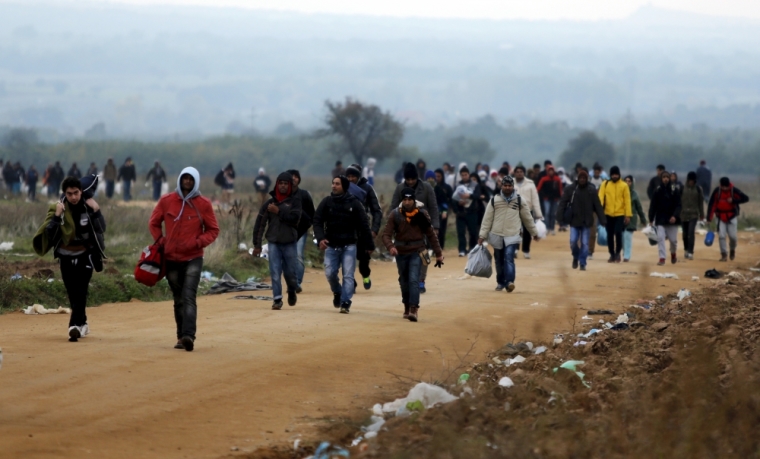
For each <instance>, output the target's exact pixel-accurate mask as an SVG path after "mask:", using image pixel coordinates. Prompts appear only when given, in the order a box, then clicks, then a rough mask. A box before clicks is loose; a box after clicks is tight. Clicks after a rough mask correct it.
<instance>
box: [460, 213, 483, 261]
mask: <svg viewBox="0 0 760 459" xmlns="http://www.w3.org/2000/svg"><path fill="white" fill-rule="evenodd" d="M473 205H475V204H474V203H473ZM479 229H480V226H479V225H478V214H477V213H475V212H472V213H466V214H464V215H457V238H458V239H459V251H460V252H465V253H467V252H468V250H467V238H466V237H465V231H466V232H468V233H470V241H469V242H470V248H469V250H472V249H474V248H475V246H476V245H478V230H479Z"/></svg>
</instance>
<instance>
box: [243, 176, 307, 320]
mask: <svg viewBox="0 0 760 459" xmlns="http://www.w3.org/2000/svg"><path fill="white" fill-rule="evenodd" d="M269 194H270V195H271V196H272V197H271V198H270V199H268V200H267V201H266V202H265V203H264V204H263V205H262V206H261V209H260V210H259V215H258V217H256V224H255V225H254V226H253V256H255V257H257V256H259V255H260V254H261V241H262V239H263V237H264V236H265V235H266V238H267V246H268V247H269V256H268V260H269V273H270V274H271V276H272V295H273V297H274V303H273V304H272V309H274V310H280V309H282V279H281V277H282V276H283V274H284V276H285V283H286V284H287V286H288V306H295V305H296V300H297V299H298V298H297V295H296V290H297V289H298V274H297V273H298V271H297V265H298V249H297V248H296V242H297V241H298V222H299V221H300V220H301V200H300V199H299V196H298V195H297V194H296V195H294V193H293V177H292V176H291V175H290V174H288V173H287V172H283V173H281V174H280V175H279V176H278V177H277V183H276V184H275V187H274V190H272V191H271V192H270V193H269Z"/></svg>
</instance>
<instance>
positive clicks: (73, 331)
mask: <svg viewBox="0 0 760 459" xmlns="http://www.w3.org/2000/svg"><path fill="white" fill-rule="evenodd" d="M81 337H82V329H81V328H79V327H77V326H76V325H74V326H71V327H69V341H76V340H78V339H79V338H81Z"/></svg>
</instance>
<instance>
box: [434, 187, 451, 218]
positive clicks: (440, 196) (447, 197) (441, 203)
mask: <svg viewBox="0 0 760 459" xmlns="http://www.w3.org/2000/svg"><path fill="white" fill-rule="evenodd" d="M433 191H435V202H436V203H438V213H439V214H443V212H448V211H449V209H450V208H451V196H452V195H453V194H454V190H452V189H451V187H450V186H449V184H448V183H446V182H440V183H436V184H435V187H434V188H433Z"/></svg>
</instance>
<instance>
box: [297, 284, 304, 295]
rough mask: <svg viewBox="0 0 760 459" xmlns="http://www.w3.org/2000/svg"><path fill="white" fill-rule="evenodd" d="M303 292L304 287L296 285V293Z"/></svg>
mask: <svg viewBox="0 0 760 459" xmlns="http://www.w3.org/2000/svg"><path fill="white" fill-rule="evenodd" d="M301 292H303V289H302V288H301V286H300V285H299V286H298V287H296V293H301Z"/></svg>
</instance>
